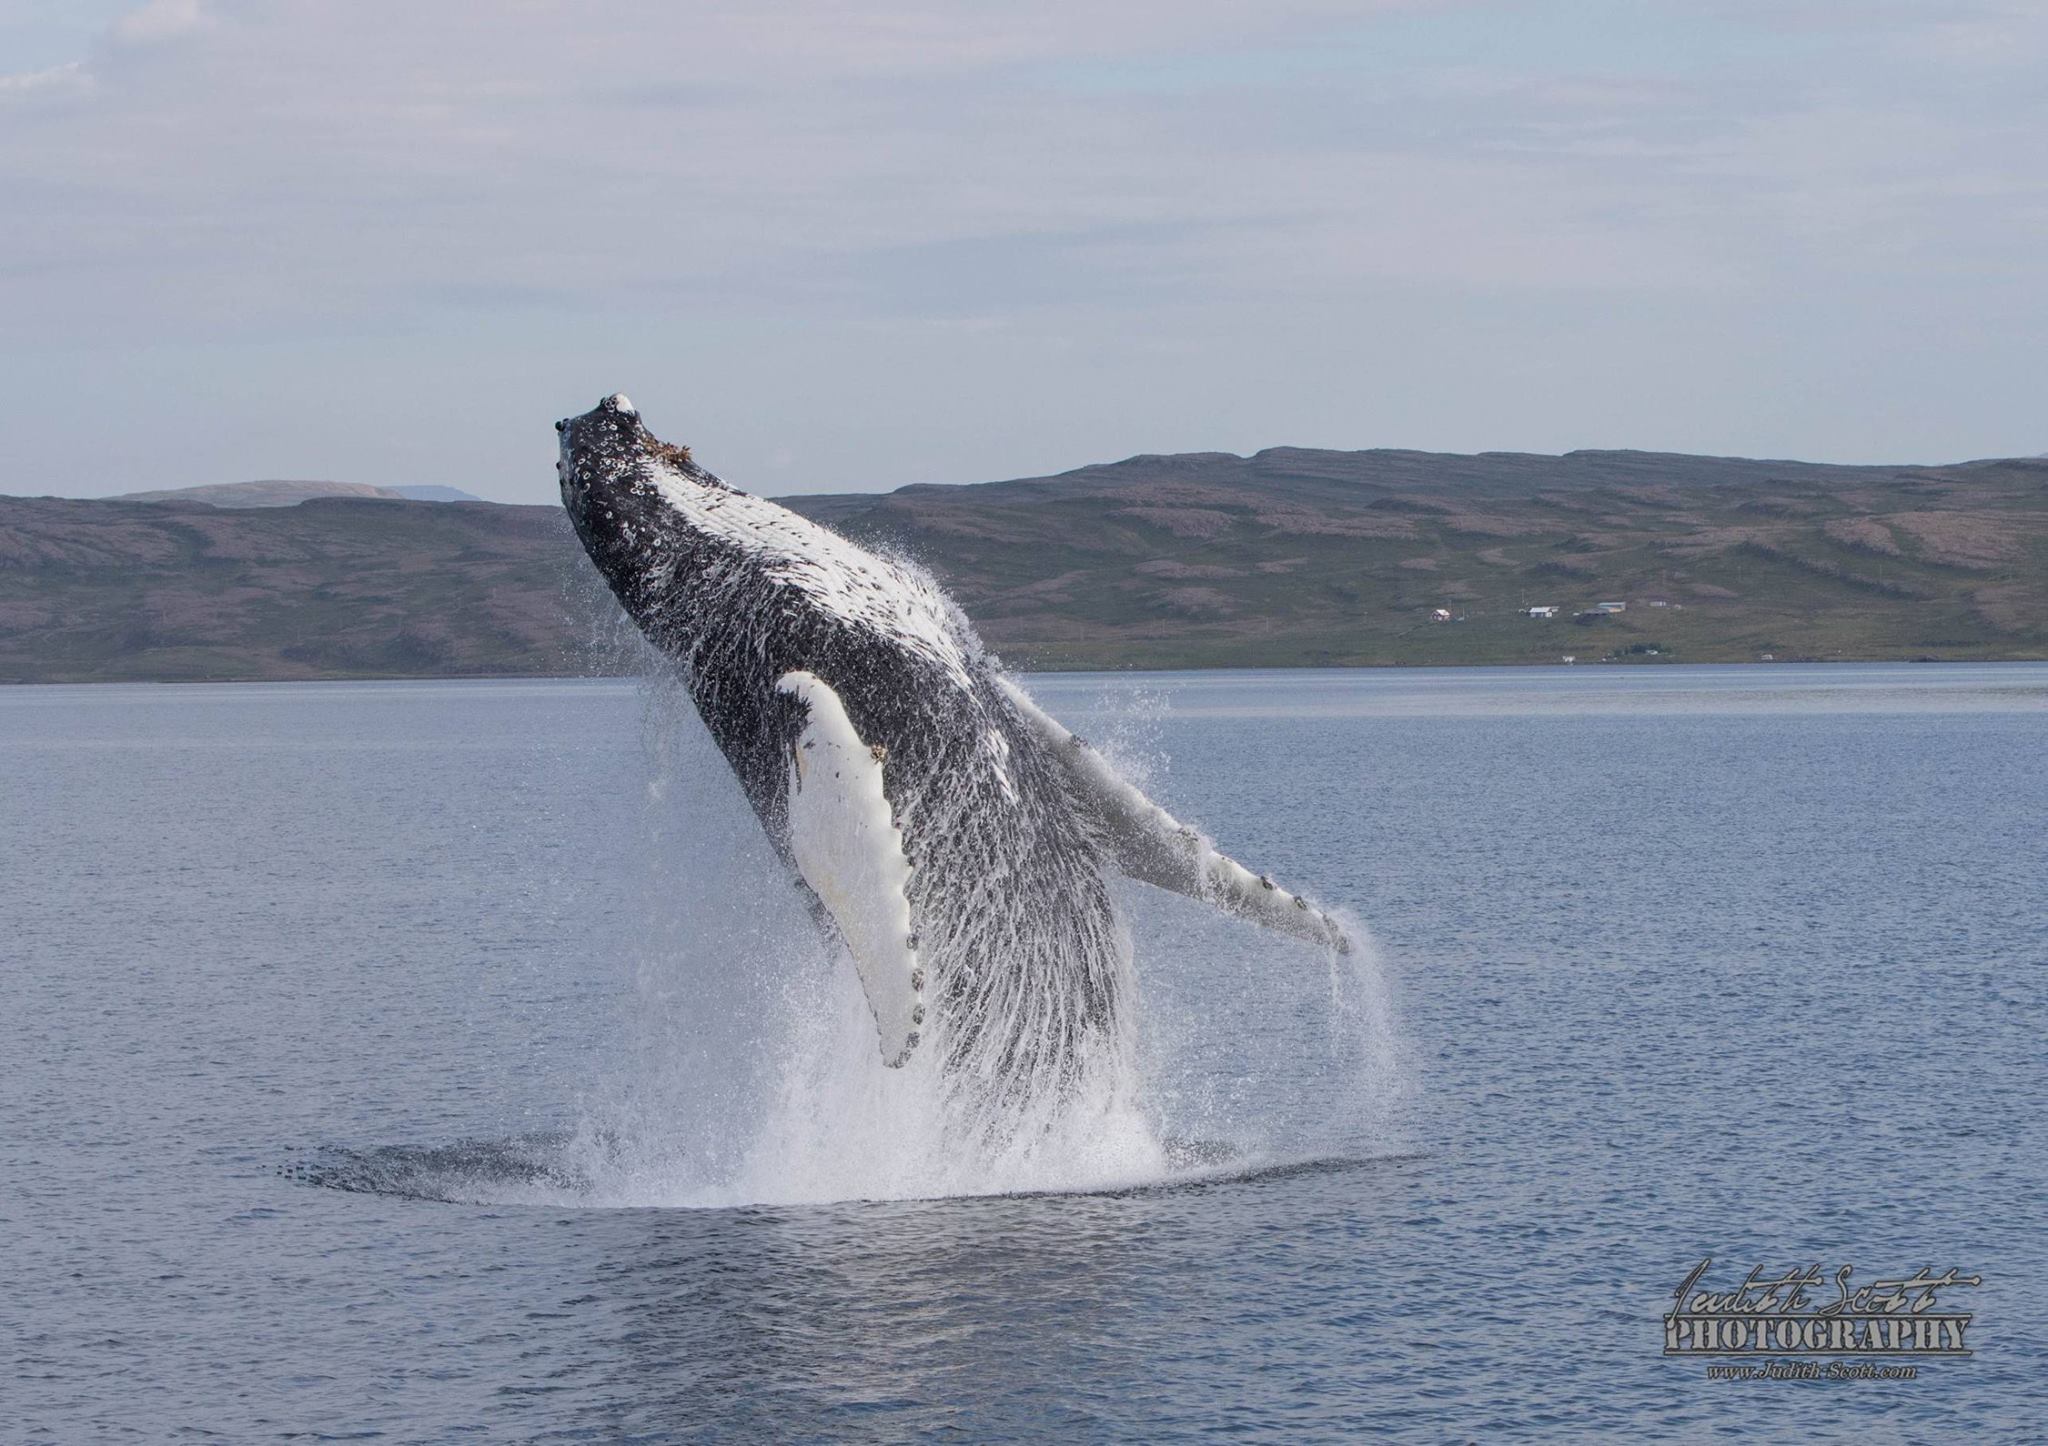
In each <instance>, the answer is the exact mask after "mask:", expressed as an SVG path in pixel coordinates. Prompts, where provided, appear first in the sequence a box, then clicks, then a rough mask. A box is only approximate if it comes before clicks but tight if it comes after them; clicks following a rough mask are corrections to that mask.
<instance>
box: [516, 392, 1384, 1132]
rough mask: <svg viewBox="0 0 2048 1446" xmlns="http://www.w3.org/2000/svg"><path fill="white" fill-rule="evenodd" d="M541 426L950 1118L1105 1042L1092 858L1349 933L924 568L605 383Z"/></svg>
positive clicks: (1010, 1097)
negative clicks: (1012, 652)
mask: <svg viewBox="0 0 2048 1446" xmlns="http://www.w3.org/2000/svg"><path fill="white" fill-rule="evenodd" d="M555 425H556V430H557V431H558V432H559V433H560V434H561V436H560V440H561V459H560V461H559V463H558V464H557V471H558V473H559V475H560V482H561V491H562V500H563V504H564V506H565V507H566V508H567V510H568V513H569V516H570V518H571V519H572V521H573V522H574V524H575V528H576V533H577V535H578V537H579V538H580V539H581V540H582V542H583V545H584V547H585V549H586V550H587V551H588V552H589V554H590V557H591V559H592V561H593V562H594V563H595V564H596V565H597V567H598V569H599V571H600V572H601V573H602V574H603V575H604V577H605V580H606V581H607V582H608V583H609V584H610V586H611V588H612V591H613V592H614V593H615V594H616V595H617V597H618V599H619V601H620V603H621V604H622V605H623V606H624V608H625V610H626V611H627V613H628V614H629V615H630V616H631V617H632V618H633V620H634V622H635V623H636V624H638V626H639V627H640V629H641V631H642V632H643V633H644V634H645V635H646V636H647V638H648V639H649V640H650V641H651V642H652V643H653V644H654V645H655V646H656V647H657V648H658V649H660V650H661V651H662V652H663V653H665V654H666V655H667V656H668V657H669V658H671V659H672V660H673V661H674V663H675V665H676V667H677V668H678V670H679V672H680V675H681V678H682V681H683V684H684V686H685V687H686V689H687V690H688V692H689V695H690V697H691V699H692V701H693V702H694V703H695V705H696V707H697V710H698V712H699V714H700V715H701V716H702V718H703V721H704V723H705V725H706V727H707V728H708V730H709V731H710V734H711V736H712V738H713V739H714V740H715V742H716V743H717V745H718V747H719V749H720V751H721V752H723V754H724V755H725V758H726V760H727V762H728V763H730V765H731V766H732V770H733V772H734V774H735V775H736V776H737V777H738V779H739V783H740V786H741V788H742V789H743V790H744V791H745V793H746V796H747V799H748V801H749V802H750V803H751V804H752V806H753V809H754V812H755V814H756V815H757V816H758V817H759V818H760V821H761V824H762V827H763V828H764V829H765V830H766V832H767V835H768V838H769V840H770V842H771V843H772V845H773V846H774V849H775V851H776V853H777V854H778V855H779V856H780V858H781V859H782V861H783V863H784V864H785V865H786V866H787V867H788V868H789V870H790V872H791V873H792V874H793V875H794V877H795V878H796V879H797V880H798V881H799V883H800V884H801V886H802V887H803V888H804V889H805V891H806V892H807V894H808V896H809V898H810V899H811V901H812V904H813V910H812V912H813V914H814V916H815V917H816V918H817V920H818V923H819V925H820V927H821V929H823V930H824V931H825V933H826V935H827V937H828V938H829V939H831V940H833V941H835V942H836V943H838V944H840V945H843V946H844V949H845V952H846V953H847V954H848V955H849V956H850V957H851V959H852V962H853V965H854V967H855V970H856V971H857V973H858V975H859V978H860V982H861V986H862V989H863V990H864V992H865V994H866V996H867V1001H868V1004H869V1006H870V1008H871V1009H872V1010H873V1013H874V1018H875V1024H876V1029H877V1031H878V1038H879V1045H880V1052H881V1059H882V1062H883V1063H884V1064H886V1065H892V1066H894V1065H901V1064H903V1063H904V1062H906V1061H907V1060H909V1059H910V1058H911V1057H912V1056H913V1054H914V1053H915V1052H917V1051H921V1050H933V1051H936V1052H937V1055H938V1064H939V1067H940V1075H941V1078H942V1079H943V1080H944V1081H945V1086H946V1089H947V1091H948V1094H949V1096H950V1097H952V1098H953V1100H954V1102H955V1103H956V1104H960V1105H962V1107H963V1109H964V1114H963V1116H962V1118H963V1123H965V1124H966V1125H967V1126H968V1127H970V1128H973V1129H977V1130H981V1131H984V1132H990V1133H1001V1132H1002V1131H1004V1130H1005V1129H1006V1128H1008V1126H1007V1124H1006V1122H1007V1121H1009V1120H1013V1119H1015V1118H1018V1117H1019V1113H1020V1111H1021V1110H1022V1109H1023V1107H1024V1106H1026V1105H1027V1104H1030V1103H1032V1102H1033V1101H1044V1100H1047V1099H1051V1100H1054V1101H1055V1102H1056V1101H1057V1100H1058V1099H1060V1098H1062V1097H1064V1096H1069V1095H1072V1094H1073V1093H1074V1092H1075V1091H1076V1089H1077V1087H1078V1086H1079V1085H1080V1084H1081V1082H1082V1076H1083V1075H1084V1073H1085V1072H1086V1071H1087V1070H1088V1069H1090V1068H1091V1067H1092V1066H1093V1065H1094V1064H1099V1063H1100V1062H1102V1061H1105V1060H1108V1059H1112V1058H1114V1057H1115V1056H1116V1054H1117V1052H1118V1051H1120V1050H1122V1049H1124V1048H1125V1047H1126V1041H1125V1039H1124V1034H1123V1031H1122V1029H1121V1024H1122V1021H1123V1019H1124V1016H1125V1014H1126V1013H1127V1011H1128V1005H1129V1000H1130V997H1131V995H1132V992H1133V987H1134V986H1133V977H1132V964H1131V951H1130V945H1129V941H1128V936H1127V931H1126V929H1125V928H1124V926H1123V924H1122V921H1121V920H1120V918H1119V915H1118V910H1117V907H1116V903H1115V900H1114V897H1113V895H1112V893H1111V891H1110V889H1109V886H1108V882H1107V879H1108V875H1110V874H1112V873H1119V872H1120V873H1123V874H1126V875H1128V876H1129V877H1131V878H1134V879H1138V880H1141V881H1143V882H1145V883H1148V884H1153V885H1156V886H1158V887H1161V888H1165V889H1170V890H1173V891H1175V892H1178V893H1182V894H1186V895H1188V896H1190V897H1193V898H1197V899H1202V900H1204V901H1206V902H1209V903H1212V904H1214V905H1216V906H1217V907H1219V908H1221V909H1222V910H1224V911H1225V912H1228V913H1231V914H1234V915H1237V916H1239V917H1242V918H1245V919H1249V920H1252V921H1253V922H1256V923H1259V924H1263V925H1265V926H1266V927H1268V928H1270V929H1274V930H1277V931H1279V932H1281V933H1284V934H1288V935H1291V936H1293V937H1295V938H1297V939H1302V940H1306V941H1308V942H1311V943H1314V944H1317V945H1320V946H1323V947H1326V948H1332V949H1338V950H1343V949H1347V948H1348V947H1349V946H1348V944H1347V942H1346V940H1345V937H1344V934H1343V932H1342V930H1341V929H1339V927H1338V926H1337V925H1336V924H1335V923H1334V922H1333V921H1332V920H1331V919H1330V918H1329V917H1328V916H1327V915H1326V914H1324V913H1323V912H1322V911H1321V910H1319V909H1317V908H1315V907H1314V906H1312V905H1311V904H1309V903H1308V901H1307V900H1305V899H1302V898H1300V897H1298V896H1296V895H1295V894H1292V893H1290V892H1288V891H1287V890H1285V889H1282V888H1280V887H1278V886H1277V885H1275V884H1274V883H1272V881H1271V880H1270V879H1267V878H1265V877H1264V876H1261V875H1255V874H1253V873H1251V872H1250V871H1249V870H1247V869H1244V868H1243V867H1241V866H1240V865H1238V864H1237V863H1235V862H1233V861H1232V860H1230V859H1229V858H1227V857H1225V856H1224V855H1223V854H1221V853H1219V852H1217V850H1216V849H1215V848H1214V847H1213V846H1211V844H1210V843H1209V841H1208V840H1207V839H1206V838H1204V837H1203V836H1202V835H1201V834H1200V833H1198V832H1197V831H1196V830H1194V829H1192V828H1189V827H1186V826H1184V825H1183V824H1181V823H1180V822H1179V821H1178V820H1176V819H1174V818H1173V817H1172V816H1171V815H1170V814H1168V813H1167V812H1166V811H1165V810H1164V809H1161V808H1160V807H1158V806H1157V805H1156V804H1154V803H1153V802H1152V801H1151V800H1150V799H1148V798H1146V797H1145V795H1144V794H1143V793H1142V792H1141V791H1140V790H1139V789H1137V788H1136V787H1135V786H1134V785H1132V784H1131V783H1129V782H1128V781H1126V780H1125V779H1124V778H1122V777H1121V776H1120V775H1119V774H1118V773H1117V772H1116V771H1115V769H1114V768H1112V767H1111V766H1110V764H1109V762H1108V760H1106V759H1105V758H1103V757H1102V756H1101V755H1100V754H1099V753H1098V752H1096V751H1095V750H1094V749H1092V748H1090V747H1089V746H1088V745H1087V744H1085V743H1084V742H1082V741H1081V740H1080V739H1078V738H1076V737H1075V736H1074V735H1072V734H1071V733H1069V732H1068V731H1067V730H1066V729H1065V728H1063V727H1061V726H1060V725H1059V724H1058V723H1057V722H1055V721H1054V720H1053V719H1052V718H1050V717H1049V716H1047V715H1046V714H1045V713H1044V712H1043V711H1042V710H1040V709H1039V708H1038V707H1037V706H1036V705H1035V704H1034V703H1033V702H1032V700H1031V699H1030V698H1029V696H1028V695H1027V694H1026V693H1025V692H1024V691H1023V689H1022V688H1021V687H1019V686H1018V685H1017V684H1016V683H1015V682H1014V681H1013V680H1011V679H1010V678H1008V677H1006V676H1005V675H1004V674H1003V673H1002V671H1001V669H1000V667H999V665H998V664H997V662H996V661H995V660H994V659H993V658H992V657H991V656H990V655H989V654H988V653H987V652H986V651H985V650H984V649H983V648H982V646H981V644H980V642H979V640H978V639H977V638H976V636H975V633H974V630H973V628H972V627H971V626H970V624H969V623H968V621H967V619H966V617H965V616H964V615H963V614H962V613H961V612H960V611H959V609H958V608H956V607H954V606H953V604H952V603H951V602H950V600H949V599H948V598H947V597H946V596H945V595H944V593H943V592H941V591H940V589H939V588H938V586H937V585H936V584H935V583H934V582H933V581H932V580H931V579H930V578H929V577H928V576H927V575H926V574H925V573H924V572H923V571H922V570H920V569H918V568H915V567H913V566H910V565H908V564H906V563H904V562H902V561H900V560H897V559H893V558H889V557H884V556H881V555H878V554H876V553H873V552H870V551H868V550H866V549H863V548H861V547H859V546H856V545H855V544H854V543H852V542H849V541H848V540H846V539H845V538H843V537H841V536H839V535H838V534H836V533H834V532H831V531H829V530H827V529H826V528H823V527H820V526H818V525H817V524H815V523H812V522H810V521H808V520H807V519H805V518H803V517H800V516H798V515H797V514H796V513H794V512H791V511H790V510H788V509H787V508H784V507H781V506H778V505H777V504H775V503H773V502H770V501H768V500H766V499H764V498H760V497H754V496H751V495H749V494H747V493H745V492H741V491H739V490H737V489H736V488H733V487H731V486H728V485H727V484H726V483H725V482H723V481H721V480H720V479H719V478H717V477H715V476H714V475H712V474H711V473H710V472H708V471H706V470H705V469H704V468H703V467H701V466H699V465H698V463H697V462H696V460H695V458H693V457H692V456H691V455H690V452H689V451H688V449H687V448H683V447H678V446H674V445H671V444H669V443H665V442H662V441H659V440H657V439H656V438H655V436H654V435H653V434H652V433H651V432H650V431H649V430H648V429H647V427H646V425H645V424H644V423H643V422H642V420H641V418H640V415H639V413H638V412H637V411H636V410H635V409H634V408H633V406H632V404H631V403H630V402H628V401H627V400H626V399H625V398H624V397H623V396H618V395H614V396H611V397H607V398H606V399H605V400H604V401H603V402H601V403H599V404H598V405H597V407H595V408H594V409H592V410H591V411H589V412H586V413H584V414H583V415H581V416H577V417H571V418H567V419H564V420H563V421H560V422H557V423H556V424H555Z"/></svg>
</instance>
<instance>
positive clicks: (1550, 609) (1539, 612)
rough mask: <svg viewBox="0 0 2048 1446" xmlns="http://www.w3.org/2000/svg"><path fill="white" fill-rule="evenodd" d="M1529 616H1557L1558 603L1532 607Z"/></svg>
mask: <svg viewBox="0 0 2048 1446" xmlns="http://www.w3.org/2000/svg"><path fill="white" fill-rule="evenodd" d="M1529 616H1530V617H1532V618H1554V617H1556V616H1557V604H1555V603H1550V604H1546V605H1545V606H1543V607H1536V608H1530V609H1529Z"/></svg>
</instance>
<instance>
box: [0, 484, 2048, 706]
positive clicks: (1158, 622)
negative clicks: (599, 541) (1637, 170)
mask: <svg viewBox="0 0 2048 1446" xmlns="http://www.w3.org/2000/svg"><path fill="white" fill-rule="evenodd" d="M323 489H325V490H323ZM393 490H395V489H376V488H364V487H360V486H351V485H349V484H334V483H261V484H238V487H231V488H225V489H209V491H210V494H211V495H210V497H209V496H207V495H202V496H200V497H198V498H194V497H193V496H192V495H191V494H184V495H180V494H175V493H173V494H159V498H160V500H154V501H150V500H145V501H137V500H133V499H114V500H99V501H78V500H69V499H59V498H24V497H0V681H9V682H186V681H190V682H200V681H220V682H226V681H293V680H316V679H330V678H390V679H402V678H422V679H431V678H449V677H473V678H481V677H505V678H519V677H575V676H614V675H620V674H623V673H626V672H629V671H630V670H631V668H632V667H633V666H634V664H633V659H634V656H635V655H634V654H633V653H632V652H631V650H630V648H628V647H626V646H625V645H624V644H623V642H622V637H623V634H622V632H621V628H622V627H623V624H622V623H621V622H620V620H619V619H618V617H617V609H616V608H615V606H614V605H613V604H612V602H611V600H610V598H609V597H608V596H607V595H605V594H604V592H603V590H602V587H601V585H600V584H598V583H597V582H596V580H595V577H594V575H593V574H592V573H591V571H590V569H589V566H588V564H587V563H586V562H585V561H584V559H583V557H582V554H581V550H580V549H579V548H578V547H577V546H576V544H575V542H574V539H573V538H572V537H571V536H570V534H569V531H568V528H567V524H566V521H565V519H564V518H563V517H562V515H561V513H560V511H559V510H558V509H556V508H553V507H547V506H510V505H505V504H499V503H486V502H475V501H459V502H457V503H456V504H455V505H451V503H450V501H427V500H410V499H402V498H398V497H393V496H390V495H386V494H388V493H389V492H390V491H393ZM414 490H416V491H426V492H427V493H428V494H429V495H430V496H432V495H436V494H437V493H441V494H442V495H445V492H444V490H443V489H414ZM445 491H452V489H445ZM295 493H297V494H301V495H303V496H304V500H299V496H298V495H295ZM223 494H226V495H227V496H228V497H229V498H231V499H232V500H231V501H230V503H229V505H218V503H217V501H215V500H213V499H218V498H220V497H222V496H223ZM259 497H260V498H262V499H263V500H252V499H256V498H259ZM784 500H785V502H786V504H787V505H789V506H790V507H792V508H793V509H795V510H797V511H800V512H802V513H805V514H807V515H809V516H811V517H812V518H814V519H815V520H818V521H820V522H823V523H825V524H827V525H829V526H832V527H835V528H837V529H839V530H841V531H843V532H846V533H847V534H848V535H850V536H852V537H854V538H856V539H857V540H860V541H862V542H863V543H865V544H870V545H881V546H885V547H888V548H891V549H894V550H896V551H897V552H899V553H901V554H904V555H907V556H909V557H911V558H913V559H915V560H916V561H918V562H920V563H922V564H923V565H925V566H926V567H928V568H930V569H931V571H932V572H933V573H934V574H935V575H936V576H938V577H939V578H940V580H941V581H942V582H943V583H944V584H945V585H946V586H947V588H948V589H949V591H951V592H952V593H953V595H954V596H955V597H956V598H957V599H958V600H959V601H960V603H961V605H962V606H963V607H964V608H965V609H966V611H967V612H968V614H969V616H970V617H972V618H973V619H974V621H975V623H976V625H977V627H978V628H979V630H980V632H981V633H982V636H983V637H984V638H985V639H986V640H987V642H988V644H989V646H990V647H991V648H993V649H994V650H995V651H997V652H999V653H1001V654H1002V655H1003V657H1004V658H1005V659H1006V661H1008V662H1009V663H1010V664H1011V665H1012V666H1014V667H1017V668H1020V669H1026V670H1031V671H1041V672H1068V671H1095V670H1102V671H1124V670H1143V669H1189V668H1279V667H1286V668H1304V667H1307V668H1350V667H1382V666H1496V665H1541V664H1557V663H1560V662H1561V661H1562V660H1563V659H1565V658H1566V657H1570V658H1573V659H1575V660H1576V663H1577V665H1586V664H1592V663H1599V662H1602V661H1612V662H1633V663H1645V664H1663V663H1674V662H1675V663H1736V662H1764V661H1771V662H1907V661H1959V662H1989V661H2039V660H2042V659H2048V460H2043V459H2040V458H2021V459H2011V460H1992V461H1983V462H1969V463H1961V464H1956V465H1953V466H1945V467H1839V466H1829V465H1822V464H1813V463H1798V462H1760V461H1752V460H1748V459H1739V458H1705V457H1688V456H1681V455H1675V454H1661V453H1641V452H1576V453H1570V454H1567V455H1566V456H1563V457H1544V456H1532V455H1525V454H1507V453H1488V454H1481V455H1478V456H1457V455H1449V454H1433V453H1419V452H1399V451H1374V452H1315V451H1308V450H1304V449H1290V448H1278V449H1273V450H1270V451H1266V452H1261V453H1258V454H1256V455H1255V456H1252V457H1236V456H1232V455H1229V454H1222V453H1197V454H1183V455H1177V456H1147V457H1134V458H1130V459H1128V460H1126V461H1124V462H1119V463H1111V464H1105V465H1102V466H1097V467H1087V468H1082V469H1079V470H1077V471H1075V472H1070V473H1065V474H1062V475H1060V476H1058V477H1050V478H1026V479H1019V480H1016V481H1010V482H996V483H984V484H979V485H974V486H960V487H940V486H917V487H907V488H903V489H900V490H899V491H896V492H892V493H885V494H872V495H870V494H853V495H837V496H808V497H794V498H788V499H784ZM1616 604H1619V605H1620V606H1618V607H1616V606H1615V605H1616ZM1603 605H1605V606H1606V610H1604V611H1603V610H1602V608H1603ZM1550 609H1554V612H1552V613H1550V614H1549V615H1544V613H1545V610H1550ZM1532 610H1534V611H1535V613H1536V614H1537V615H1535V616H1532V615H1531V613H1532Z"/></svg>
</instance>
